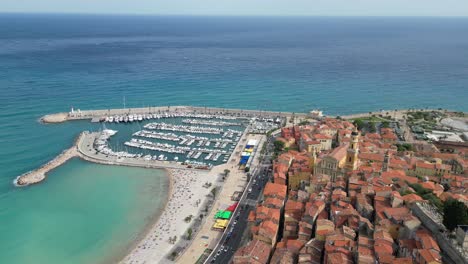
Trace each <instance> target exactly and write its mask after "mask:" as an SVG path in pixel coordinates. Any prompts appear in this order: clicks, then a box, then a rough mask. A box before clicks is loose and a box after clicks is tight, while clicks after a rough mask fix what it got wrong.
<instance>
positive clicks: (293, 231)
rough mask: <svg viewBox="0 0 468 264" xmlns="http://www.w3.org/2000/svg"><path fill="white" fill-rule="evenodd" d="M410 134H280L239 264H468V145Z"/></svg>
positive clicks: (385, 129) (324, 123)
mask: <svg viewBox="0 0 468 264" xmlns="http://www.w3.org/2000/svg"><path fill="white" fill-rule="evenodd" d="M404 132H405V131H403V129H402V128H396V127H392V126H388V125H385V124H384V125H381V126H379V127H377V129H372V130H369V129H367V130H366V129H365V126H363V125H362V123H360V121H357V120H345V119H342V118H340V117H337V118H326V117H320V118H314V119H310V120H307V121H306V122H301V123H300V124H297V123H296V124H291V125H287V126H285V127H283V128H281V131H280V132H279V133H278V134H277V135H276V137H275V139H274V140H275V141H274V143H275V154H274V156H273V157H272V168H271V177H270V179H269V181H268V182H267V183H266V185H265V187H264V189H263V194H262V195H261V197H260V199H259V200H258V202H257V203H256V205H255V207H254V210H251V211H250V212H249V214H248V220H247V221H248V225H247V226H248V227H247V229H248V230H247V231H246V235H245V236H246V237H247V239H246V241H244V243H243V244H242V246H241V247H239V248H238V249H237V250H236V251H235V253H234V256H233V258H232V262H233V263H234V264H241V263H255V264H260V263H275V264H276V263H284V264H286V263H308V264H309V263H330V264H332V263H333V264H335V263H340V264H347V263H369V264H370V263H388V264H391V263H399V264H406V263H408V264H409V263H421V264H426V263H431V264H433V263H468V226H467V225H466V224H467V223H466V222H463V221H466V218H464V219H463V218H462V216H465V217H466V215H467V212H466V210H467V208H468V207H467V206H468V192H467V187H468V149H467V148H466V147H465V145H464V144H466V143H460V144H459V145H458V146H459V147H457V148H450V149H447V148H446V147H444V148H438V147H437V146H436V145H437V144H432V143H431V142H426V141H424V142H420V141H414V142H410V143H402V142H408V141H404V140H405V138H408V135H407V134H406V135H405V134H404ZM408 133H409V129H408ZM446 145H450V144H448V143H446V144H445V145H444V146H446ZM455 145H456V144H455ZM450 146H453V144H452V145H450ZM457 206H458V207H457ZM455 208H461V210H456V209H455ZM463 210H465V212H463ZM447 211H448V212H449V213H447ZM444 212H445V214H444ZM449 214H451V215H450V217H449ZM460 215H462V216H461V217H459V216H460ZM455 219H462V220H460V221H462V222H461V223H460V222H456V221H457V220H455ZM454 221H455V222H454Z"/></svg>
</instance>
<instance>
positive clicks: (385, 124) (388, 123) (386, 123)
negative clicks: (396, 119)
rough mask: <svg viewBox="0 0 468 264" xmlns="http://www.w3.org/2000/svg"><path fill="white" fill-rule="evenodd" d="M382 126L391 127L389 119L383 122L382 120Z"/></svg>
mask: <svg viewBox="0 0 468 264" xmlns="http://www.w3.org/2000/svg"><path fill="white" fill-rule="evenodd" d="M382 127H383V128H389V127H390V122H388V121H383V122H382Z"/></svg>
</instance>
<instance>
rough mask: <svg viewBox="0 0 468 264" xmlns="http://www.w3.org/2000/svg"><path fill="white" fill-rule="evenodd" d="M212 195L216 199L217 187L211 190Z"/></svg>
mask: <svg viewBox="0 0 468 264" xmlns="http://www.w3.org/2000/svg"><path fill="white" fill-rule="evenodd" d="M211 194H212V195H213V198H214V197H216V187H215V188H213V189H211Z"/></svg>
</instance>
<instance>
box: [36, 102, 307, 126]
mask: <svg viewBox="0 0 468 264" xmlns="http://www.w3.org/2000/svg"><path fill="white" fill-rule="evenodd" d="M163 113H183V114H200V115H201V114H208V115H216V114H220V115H223V116H237V117H246V118H249V117H292V116H296V117H304V118H305V117H307V116H308V114H306V113H292V112H274V111H262V110H245V109H228V108H218V107H197V106H154V107H153V106H150V107H143V108H122V109H102V110H80V109H77V110H75V109H72V110H71V111H70V112H68V113H66V112H62V113H55V114H49V115H45V116H43V117H41V118H40V120H41V121H42V122H44V123H62V122H66V121H72V120H92V121H93V122H99V121H102V120H103V118H105V117H111V116H128V115H152V114H163Z"/></svg>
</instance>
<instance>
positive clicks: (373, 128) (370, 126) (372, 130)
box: [369, 123, 377, 133]
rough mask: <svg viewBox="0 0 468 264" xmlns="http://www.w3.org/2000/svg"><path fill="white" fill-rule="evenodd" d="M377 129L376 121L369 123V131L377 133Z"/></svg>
mask: <svg viewBox="0 0 468 264" xmlns="http://www.w3.org/2000/svg"><path fill="white" fill-rule="evenodd" d="M376 131H377V130H376V129H375V125H374V123H369V132H371V133H375V132H376Z"/></svg>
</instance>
